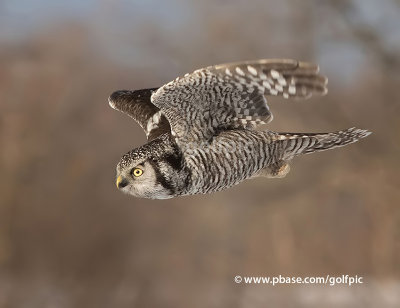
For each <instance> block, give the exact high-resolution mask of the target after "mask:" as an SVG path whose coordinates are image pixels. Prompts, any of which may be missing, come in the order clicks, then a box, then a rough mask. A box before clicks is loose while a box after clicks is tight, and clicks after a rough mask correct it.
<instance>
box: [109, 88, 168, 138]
mask: <svg viewBox="0 0 400 308" xmlns="http://www.w3.org/2000/svg"><path fill="white" fill-rule="evenodd" d="M156 90H157V88H153V89H143V90H137V91H127V90H120V91H115V92H114V93H112V94H111V95H110V97H109V98H108V103H109V105H110V106H111V108H113V109H116V110H118V111H121V112H123V113H125V114H127V115H128V116H130V117H131V118H133V119H134V120H135V121H136V122H137V123H138V124H139V125H140V126H141V127H142V128H143V130H144V131H145V133H146V136H147V139H148V140H149V141H150V140H153V139H155V138H157V137H158V136H160V135H162V134H164V133H167V132H168V133H169V132H171V129H170V126H169V123H168V120H167V118H166V117H165V116H164V115H163V114H162V112H161V111H160V109H159V108H158V107H156V106H155V105H153V104H152V103H151V101H150V97H151V94H152V93H153V92H154V91H156Z"/></svg>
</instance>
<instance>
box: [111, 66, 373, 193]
mask: <svg viewBox="0 0 400 308" xmlns="http://www.w3.org/2000/svg"><path fill="white" fill-rule="evenodd" d="M318 71H319V68H318V66H317V65H314V64H311V63H305V62H299V61H295V60H283V59H277V60H275V59H272V60H256V61H247V62H238V63H229V64H222V65H215V66H210V67H206V68H202V69H198V70H196V71H194V72H193V73H191V74H186V75H185V76H183V77H178V78H176V79H175V80H174V81H171V82H169V83H167V84H165V85H163V86H161V87H159V88H152V89H144V90H137V91H127V90H121V91H116V92H114V93H113V94H111V96H110V97H109V104H110V106H111V107H112V108H114V109H116V110H119V111H122V112H123V113H126V114H127V115H129V116H130V117H132V118H133V119H134V120H135V121H136V122H138V123H139V125H140V126H141V127H142V128H143V129H144V131H145V133H146V135H147V139H148V143H146V144H145V145H143V146H141V147H139V148H137V149H133V150H132V151H129V152H128V153H126V154H125V155H123V156H122V158H121V160H120V162H119V163H118V165H117V180H116V184H117V187H118V188H119V189H120V190H121V191H123V192H125V193H128V194H131V195H133V196H136V197H144V198H152V199H166V198H172V197H175V196H184V195H193V194H205V193H212V192H216V191H220V190H223V189H225V188H228V187H231V186H233V185H236V184H238V183H240V182H242V181H244V180H246V179H249V178H254V177H259V176H264V177H270V178H274V177H284V176H285V175H286V174H287V173H288V172H289V169H290V168H289V165H288V163H289V162H290V161H291V160H292V159H293V158H294V157H296V156H298V155H301V154H308V153H313V152H318V151H324V150H328V149H333V148H336V147H341V146H344V145H346V144H349V143H353V142H355V141H357V140H359V139H360V138H363V137H366V136H368V135H369V134H370V132H368V131H366V130H362V129H357V128H350V129H346V130H341V131H337V132H330V133H279V132H273V131H269V130H256V128H257V126H259V125H261V124H267V123H269V122H270V121H271V120H272V113H271V111H270V109H269V107H268V105H267V100H266V96H268V95H275V96H282V97H283V98H285V99H288V98H308V97H310V96H311V95H313V94H317V95H324V94H326V93H327V88H326V85H327V78H326V77H324V76H322V75H320V74H318Z"/></svg>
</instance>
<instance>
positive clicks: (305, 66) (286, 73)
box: [151, 59, 327, 145]
mask: <svg viewBox="0 0 400 308" xmlns="http://www.w3.org/2000/svg"><path fill="white" fill-rule="evenodd" d="M318 72H319V68H318V66H317V65H314V64H311V63H306V62H299V61H296V60H286V59H272V60H257V61H246V62H238V63H228V64H221V65H215V66H210V67H206V68H203V69H199V70H196V71H194V72H193V73H191V74H186V75H185V76H184V77H180V78H177V79H175V80H174V81H171V82H170V83H168V84H166V85H164V86H162V87H161V88H159V89H158V90H157V91H156V92H154V93H153V95H152V96H151V101H152V103H153V104H154V105H155V106H157V107H158V108H160V110H161V111H162V112H163V114H164V115H165V116H166V117H167V119H168V121H169V123H170V125H171V128H172V134H173V135H175V136H176V139H177V142H178V143H180V144H181V145H186V144H188V143H192V142H194V143H201V142H204V141H206V142H207V141H209V140H210V139H211V138H212V137H213V136H214V135H215V134H217V133H218V132H219V131H220V130H221V129H231V128H247V129H253V128H255V127H256V126H257V125H260V124H265V123H268V122H270V121H271V120H272V113H271V112H270V109H269V107H268V105H267V101H266V98H265V96H266V95H275V96H278V95H279V96H282V97H284V98H291V97H294V98H308V97H310V96H311V95H313V94H317V95H323V94H326V92H327V89H326V84H327V78H326V77H324V76H321V75H319V74H318Z"/></svg>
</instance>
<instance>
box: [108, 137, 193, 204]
mask: <svg viewBox="0 0 400 308" xmlns="http://www.w3.org/2000/svg"><path fill="white" fill-rule="evenodd" d="M166 139H167V138H165V137H161V138H157V139H155V140H153V141H151V142H149V143H147V144H145V145H143V146H141V147H139V148H137V149H133V150H131V151H129V152H128V153H126V154H125V155H123V156H122V157H121V160H120V161H119V163H118V165H117V177H116V185H117V187H118V189H119V190H121V191H122V192H124V193H127V194H130V195H133V196H135V197H142V198H150V199H168V198H172V197H174V195H176V193H177V190H179V189H181V186H182V183H183V182H185V178H187V176H188V175H187V172H186V168H184V160H183V159H182V156H181V154H180V152H179V151H178V150H177V148H176V147H175V146H173V144H171V143H170V142H169V140H166Z"/></svg>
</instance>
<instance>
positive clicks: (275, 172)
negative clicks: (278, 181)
mask: <svg viewBox="0 0 400 308" xmlns="http://www.w3.org/2000/svg"><path fill="white" fill-rule="evenodd" d="M289 171H290V166H289V164H288V163H287V162H286V161H283V160H280V161H278V162H276V163H275V164H273V165H271V166H268V167H266V168H264V169H261V170H260V171H258V172H257V173H256V174H255V175H254V177H266V178H284V177H285V176H286V174H288V173H289Z"/></svg>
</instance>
